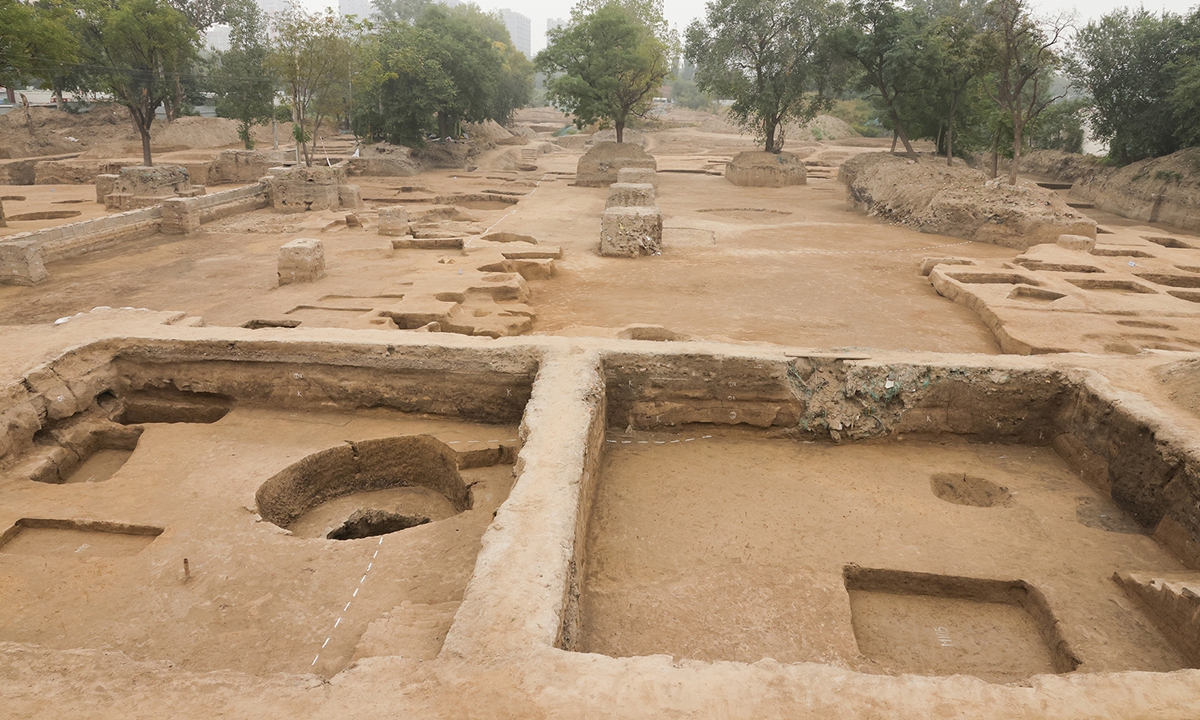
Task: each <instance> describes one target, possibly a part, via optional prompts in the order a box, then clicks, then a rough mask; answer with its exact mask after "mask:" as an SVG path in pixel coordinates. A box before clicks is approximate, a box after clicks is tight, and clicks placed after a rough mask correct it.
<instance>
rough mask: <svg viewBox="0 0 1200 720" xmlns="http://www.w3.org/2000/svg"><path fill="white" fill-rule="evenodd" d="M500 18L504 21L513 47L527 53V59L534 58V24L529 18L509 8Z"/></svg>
mask: <svg viewBox="0 0 1200 720" xmlns="http://www.w3.org/2000/svg"><path fill="white" fill-rule="evenodd" d="M500 17H502V18H503V19H504V26H505V27H507V28H508V34H509V36H510V37H511V38H512V42H513V46H514V47H516V48H517V49H518V50H520V51H521V52H523V53H525V57H527V58H531V57H533V24H532V23H531V22H530V20H529V18H527V17H525V16H524V15H522V14H521V13H519V12H514V11H512V10H509V9H508V8H504V9H503V10H501V11H500Z"/></svg>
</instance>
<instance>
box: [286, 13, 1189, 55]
mask: <svg viewBox="0 0 1200 720" xmlns="http://www.w3.org/2000/svg"><path fill="white" fill-rule="evenodd" d="M474 2H475V3H476V4H477V5H479V6H480V7H482V8H483V9H485V10H499V9H501V8H508V9H510V10H514V11H516V12H519V13H521V14H522V15H524V16H526V17H528V18H530V20H532V21H533V51H534V52H535V53H536V52H537V51H538V50H541V49H542V48H543V47H545V46H546V20H547V19H549V18H566V17H569V16H570V14H571V6H572V5H574V4H575V2H574V0H474ZM1035 3H1036V6H1037V7H1039V8H1040V12H1041V13H1043V14H1057V13H1058V12H1060V11H1064V10H1066V11H1070V10H1074V11H1075V13H1076V16H1077V18H1078V24H1079V25H1085V24H1087V22H1088V21H1089V20H1093V19H1095V18H1098V17H1100V16H1101V15H1104V14H1105V13H1108V12H1110V11H1112V10H1115V9H1117V8H1120V7H1136V6H1138V5H1143V6H1144V7H1145V8H1146V9H1147V10H1151V11H1154V12H1159V11H1162V10H1168V11H1170V12H1173V13H1178V14H1182V13H1184V12H1187V11H1188V10H1189V9H1190V8H1192V7H1194V6H1195V5H1196V4H1197V0H1149V1H1148V2H1145V3H1138V2H1128V1H1126V0H1084V1H1083V2H1077V1H1076V0H1040V2H1039V1H1038V0H1035ZM305 4H306V5H307V6H308V7H309V8H311V9H317V8H320V7H324V6H326V5H329V6H331V7H334V8H336V7H337V0H332V2H331V1H329V0H305ZM664 5H665V8H666V15H667V20H668V21H669V22H670V23H671V24H672V25H674V26H676V27H677V28H678V29H679V31H680V32H682V31H683V30H684V29H685V28H687V26H688V25H689V24H691V22H692V20H694V19H696V18H698V17H700V16H701V15H703V14H704V5H705V0H665V3H664Z"/></svg>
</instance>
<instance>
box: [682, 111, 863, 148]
mask: <svg viewBox="0 0 1200 720" xmlns="http://www.w3.org/2000/svg"><path fill="white" fill-rule="evenodd" d="M698 129H699V130H701V131H702V132H711V133H726V134H730V135H743V134H749V133H748V131H747V130H746V129H745V128H742V127H741V126H739V125H738V124H736V123H734V122H732V121H731V120H730V119H729V117H728V114H727V113H724V112H722V113H720V114H718V115H713V116H712V117H710V118H709V119H707V120H705V121H704V122H702V123H700V125H699V127H698ZM783 131H784V138H785V139H786V141H787V142H793V143H796V142H800V143H811V142H822V141H827V140H841V139H843V138H856V137H859V134H858V133H857V132H855V131H854V128H852V127H850V126H849V125H848V124H847V123H846V122H845V121H843V120H839V119H838V118H835V117H833V116H832V115H818V116H817V117H816V118H814V119H813V121H812V122H810V123H808V124H806V125H799V124H797V123H787V124H785V125H784V127H783ZM785 146H786V143H785Z"/></svg>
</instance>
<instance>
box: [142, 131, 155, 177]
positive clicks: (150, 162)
mask: <svg viewBox="0 0 1200 720" xmlns="http://www.w3.org/2000/svg"><path fill="white" fill-rule="evenodd" d="M139 129H140V130H141V133H142V164H143V165H145V166H146V167H154V159H153V158H151V157H150V128H139Z"/></svg>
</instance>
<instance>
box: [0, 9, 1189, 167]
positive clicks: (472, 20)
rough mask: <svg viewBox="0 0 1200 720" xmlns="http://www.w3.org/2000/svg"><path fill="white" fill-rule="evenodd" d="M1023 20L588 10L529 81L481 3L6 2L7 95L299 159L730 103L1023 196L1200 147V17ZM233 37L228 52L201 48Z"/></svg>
mask: <svg viewBox="0 0 1200 720" xmlns="http://www.w3.org/2000/svg"><path fill="white" fill-rule="evenodd" d="M1031 2H1032V0H905V1H904V2H899V1H897V0H846V1H845V2H841V1H836V0H712V1H711V2H709V3H708V5H707V7H706V13H705V16H704V17H703V18H702V19H700V20H697V21H695V22H694V23H693V24H692V25H691V26H690V27H688V28H687V29H686V31H685V32H684V34H683V37H682V38H681V37H680V36H679V34H678V33H677V32H676V31H675V30H673V29H672V28H671V27H670V26H669V25H668V23H667V22H666V21H665V19H664V15H663V7H662V0H579V2H578V4H577V5H576V6H575V8H574V10H573V11H572V14H571V20H570V22H569V23H568V24H567V25H565V26H563V27H561V28H558V29H556V30H552V31H550V32H549V33H548V41H549V42H548V46H547V47H546V49H545V50H543V51H542V52H541V53H540V54H539V55H538V56H537V57H536V58H535V59H534V60H533V62H531V61H530V60H528V59H527V58H525V57H524V55H522V54H521V53H520V52H519V51H517V50H516V48H515V47H514V46H513V44H512V41H511V38H510V37H509V35H508V32H507V30H506V29H505V26H504V23H503V22H502V21H501V19H500V18H499V16H498V15H495V14H490V13H487V12H484V11H482V10H480V9H479V8H478V7H477V6H475V5H470V4H468V5H460V6H456V7H454V8H448V7H446V6H445V5H442V4H438V3H434V2H430V1H429V0H375V13H374V14H373V15H372V16H371V17H370V18H353V17H350V18H346V17H341V16H339V15H338V14H337V13H335V12H333V11H332V10H329V11H325V12H321V13H311V12H307V11H305V10H303V9H301V8H300V7H299V6H295V5H293V6H289V7H288V8H287V9H285V10H284V11H282V12H280V13H278V14H277V15H276V16H274V17H266V16H265V15H264V14H263V13H262V12H261V10H259V8H258V7H257V5H255V3H254V2H253V0H32V1H31V2H26V1H25V0H0V84H4V85H6V86H8V87H12V86H14V85H19V84H22V83H25V82H37V83H40V84H41V86H42V87H45V88H48V89H50V90H52V91H53V92H54V93H55V95H56V97H58V98H60V99H61V98H63V97H64V95H75V96H89V95H94V94H97V93H102V94H105V95H108V96H111V97H112V98H113V99H114V100H115V101H116V102H118V103H120V104H122V105H124V106H125V107H127V108H128V109H129V113H130V118H131V120H132V122H133V124H134V125H135V126H136V127H137V128H138V131H139V133H140V134H141V137H142V141H143V148H144V155H145V157H144V160H145V162H146V163H147V164H148V163H150V162H151V160H152V158H151V157H150V140H149V138H150V127H151V125H152V123H153V122H154V118H155V114H156V113H157V112H158V111H159V110H160V109H161V110H162V111H163V112H164V113H165V115H166V117H167V118H168V120H170V119H173V118H175V117H178V116H179V115H181V114H185V113H187V112H189V111H190V109H191V107H192V106H193V105H195V104H199V103H200V102H202V101H204V100H205V99H207V98H215V101H216V106H217V111H218V114H220V115H223V116H225V117H230V118H233V119H235V120H237V122H238V126H239V133H240V134H241V137H242V139H243V140H244V141H245V143H246V145H247V147H250V146H251V145H252V136H251V129H252V128H253V127H254V126H255V125H257V124H262V123H266V122H270V121H271V119H272V118H279V119H287V120H291V121H292V122H293V134H294V138H295V140H296V142H297V145H298V148H299V151H300V153H301V155H302V157H303V158H304V159H305V160H306V161H307V162H310V163H311V162H312V157H313V148H312V143H313V142H314V141H315V138H316V137H317V136H318V134H319V132H320V130H321V129H322V128H328V127H330V126H333V125H336V126H337V127H339V128H342V129H347V130H352V131H353V132H354V133H355V134H356V135H358V136H359V137H360V138H363V139H365V140H366V141H379V140H388V141H391V142H395V143H408V144H414V143H420V142H423V141H424V140H425V139H426V138H427V137H432V136H436V137H440V138H445V137H448V136H453V135H456V134H457V133H458V131H459V128H460V127H461V124H462V123H464V122H479V121H483V120H489V119H490V120H496V121H498V122H501V123H504V122H507V121H509V120H510V119H511V118H512V114H513V112H514V111H515V110H516V109H517V108H520V107H522V106H524V105H526V104H527V103H529V102H530V100H531V98H532V91H533V78H534V73H535V71H536V72H538V73H540V75H539V77H544V78H545V80H544V84H545V97H546V98H547V99H548V100H549V101H550V102H551V103H553V104H554V105H556V106H557V107H559V108H561V109H563V110H564V111H566V112H568V113H570V114H572V115H573V116H574V118H575V121H576V123H577V124H579V125H580V126H581V127H582V126H585V125H591V124H594V123H602V124H606V125H609V126H611V127H613V128H614V129H615V130H616V133H617V139H618V141H621V140H623V139H624V131H625V129H626V128H627V127H628V126H629V125H630V124H632V123H636V122H639V120H640V119H642V118H645V117H646V116H647V115H648V113H649V111H650V109H651V107H652V105H653V100H654V98H655V97H657V96H660V95H662V94H669V95H670V96H671V97H672V99H673V100H674V101H676V102H677V103H678V104H681V105H684V106H687V107H695V108H712V107H714V105H715V103H716V102H717V101H720V103H721V104H723V105H727V106H728V108H729V114H730V117H731V119H733V120H735V121H737V122H739V123H741V124H742V125H744V126H745V127H746V128H748V129H749V130H751V131H752V132H754V133H755V134H756V135H757V136H758V138H759V140H760V142H761V143H762V147H763V149H764V150H766V151H768V152H779V151H780V150H781V149H782V148H783V147H784V144H785V142H786V129H787V128H788V127H789V126H791V125H792V124H794V123H801V124H803V123H805V122H808V121H810V120H812V119H813V118H814V117H816V115H818V114H820V113H826V112H834V113H840V114H843V115H844V114H846V113H848V112H853V113H855V114H856V115H855V116H854V117H850V119H851V120H853V121H855V124H856V126H858V127H860V128H863V129H866V130H871V129H872V128H873V129H876V130H878V131H879V132H880V133H887V134H890V135H891V136H892V138H893V150H894V151H896V150H900V151H903V152H905V153H908V154H914V149H913V141H915V140H917V139H928V140H932V141H933V142H934V144H935V147H936V148H937V151H938V152H939V153H940V154H943V155H944V156H945V157H946V159H947V162H950V161H951V160H952V159H953V158H954V157H955V156H963V155H967V154H976V155H977V154H983V155H984V156H985V157H988V156H990V159H991V165H992V168H993V174H994V175H995V174H998V173H999V171H1000V167H1001V164H1002V161H1003V162H1007V163H1008V175H1009V180H1010V182H1015V180H1016V176H1017V172H1018V170H1019V163H1020V157H1021V154H1022V152H1024V151H1027V150H1028V149H1030V148H1058V149H1063V150H1069V151H1076V152H1078V151H1079V150H1080V149H1081V146H1082V143H1083V138H1084V126H1085V124H1086V125H1087V126H1088V127H1089V128H1090V129H1091V131H1092V134H1093V136H1094V137H1095V138H1096V139H1098V140H1100V141H1102V142H1104V143H1107V145H1108V148H1109V156H1110V158H1111V159H1112V160H1113V161H1114V162H1119V163H1128V162H1132V161H1135V160H1138V159H1142V158H1146V157H1152V156H1158V155H1163V154H1167V153H1170V152H1174V151H1175V150H1178V149H1180V148H1181V147H1186V146H1191V145H1196V144H1198V143H1200V7H1197V8H1196V9H1193V10H1191V11H1190V12H1189V13H1187V14H1184V15H1177V14H1173V13H1169V12H1164V13H1160V14H1156V13H1152V12H1149V11H1146V10H1117V11H1115V12H1112V13H1109V14H1108V15H1105V16H1103V17H1102V18H1100V19H1099V20H1097V21H1095V22H1092V23H1089V24H1088V25H1086V26H1084V27H1081V28H1075V27H1073V25H1072V19H1071V18H1070V17H1068V16H1064V15H1058V16H1051V17H1042V16H1039V15H1038V14H1037V13H1036V12H1035V9H1034V7H1033V6H1032V4H1031ZM216 23H225V24H228V25H229V26H230V28H231V31H230V47H229V49H228V50H226V51H224V52H212V51H210V50H207V49H205V48H204V47H203V45H202V43H201V40H200V37H201V35H202V33H204V31H205V30H207V29H208V28H210V27H211V26H212V25H214V24H216Z"/></svg>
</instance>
